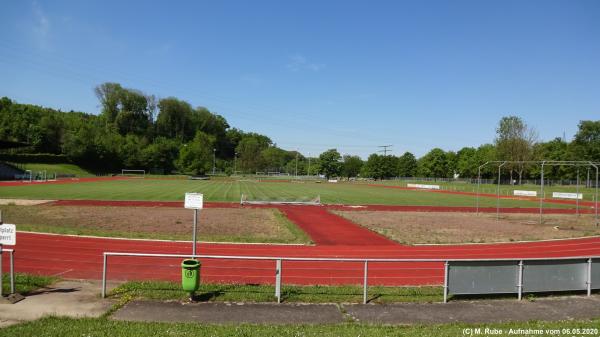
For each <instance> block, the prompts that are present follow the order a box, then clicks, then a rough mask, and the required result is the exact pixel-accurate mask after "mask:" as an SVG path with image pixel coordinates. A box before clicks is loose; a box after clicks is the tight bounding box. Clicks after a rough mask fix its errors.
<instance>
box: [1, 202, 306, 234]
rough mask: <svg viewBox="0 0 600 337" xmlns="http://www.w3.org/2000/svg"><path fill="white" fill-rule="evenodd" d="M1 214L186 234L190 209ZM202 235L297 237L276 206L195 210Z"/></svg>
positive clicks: (91, 230) (105, 230)
mask: <svg viewBox="0 0 600 337" xmlns="http://www.w3.org/2000/svg"><path fill="white" fill-rule="evenodd" d="M0 209H2V210H3V215H4V219H5V220H6V221H7V222H10V223H16V224H17V226H18V229H20V230H32V231H42V232H43V231H48V232H55V233H69V234H87V235H101V236H123V237H139V238H157V239H175V240H189V239H190V237H191V231H192V224H193V211H191V210H187V209H183V208H165V207H161V208H148V207H98V206H80V207H72V206H33V207H25V206H2V207H0ZM199 215H200V216H199V220H198V238H199V240H202V241H236V242H294V243H303V242H304V241H305V239H306V238H305V237H304V238H302V237H299V235H298V234H297V233H295V232H294V230H293V229H291V228H290V226H293V225H292V224H291V223H289V222H288V221H287V219H285V217H284V216H283V215H282V214H281V213H280V212H279V210H276V209H252V208H238V209H222V208H210V209H204V210H202V211H200V212H199Z"/></svg>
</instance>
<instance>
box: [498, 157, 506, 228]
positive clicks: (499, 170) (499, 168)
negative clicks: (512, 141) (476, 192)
mask: <svg viewBox="0 0 600 337" xmlns="http://www.w3.org/2000/svg"><path fill="white" fill-rule="evenodd" d="M504 164H506V162H503V163H502V164H500V165H499V166H498V188H497V190H496V221H498V220H500V172H501V170H502V166H504Z"/></svg>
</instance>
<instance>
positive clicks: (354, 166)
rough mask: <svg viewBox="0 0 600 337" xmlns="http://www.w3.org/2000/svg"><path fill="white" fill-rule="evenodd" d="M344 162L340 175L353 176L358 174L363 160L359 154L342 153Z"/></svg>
mask: <svg viewBox="0 0 600 337" xmlns="http://www.w3.org/2000/svg"><path fill="white" fill-rule="evenodd" d="M343 160H344V164H343V167H342V175H343V176H344V177H346V178H354V177H357V176H358V175H359V174H360V170H361V169H362V166H363V164H364V163H363V160H362V159H360V157H359V156H351V155H349V154H347V155H344V158H343Z"/></svg>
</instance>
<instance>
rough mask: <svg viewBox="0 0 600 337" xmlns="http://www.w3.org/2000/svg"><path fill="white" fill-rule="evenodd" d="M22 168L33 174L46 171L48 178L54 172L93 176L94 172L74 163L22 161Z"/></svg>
mask: <svg viewBox="0 0 600 337" xmlns="http://www.w3.org/2000/svg"><path fill="white" fill-rule="evenodd" d="M22 168H23V169H25V170H31V171H33V173H34V174H36V173H38V172H41V171H46V173H47V176H48V178H51V177H53V176H54V174H58V175H61V174H74V175H75V176H76V177H80V178H81V177H94V176H95V174H93V173H91V172H89V171H87V170H85V169H83V168H81V167H79V166H77V165H74V164H37V163H24V164H22Z"/></svg>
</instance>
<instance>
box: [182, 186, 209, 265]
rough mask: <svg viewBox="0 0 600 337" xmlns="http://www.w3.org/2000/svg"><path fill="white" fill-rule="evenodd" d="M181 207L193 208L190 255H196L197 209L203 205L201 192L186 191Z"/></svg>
mask: <svg viewBox="0 0 600 337" xmlns="http://www.w3.org/2000/svg"><path fill="white" fill-rule="evenodd" d="M183 207H185V208H187V209H193V210H194V227H193V230H192V255H196V231H197V230H196V228H197V227H198V210H199V209H202V208H203V207H204V195H203V194H202V193H186V194H185V202H184V205H183Z"/></svg>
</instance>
